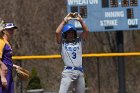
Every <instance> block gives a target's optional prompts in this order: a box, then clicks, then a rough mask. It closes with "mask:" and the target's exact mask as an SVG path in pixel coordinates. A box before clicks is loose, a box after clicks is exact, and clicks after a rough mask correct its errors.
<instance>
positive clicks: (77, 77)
mask: <svg viewBox="0 0 140 93" xmlns="http://www.w3.org/2000/svg"><path fill="white" fill-rule="evenodd" d="M72 16H75V14H74V13H69V14H68V15H67V16H66V17H65V18H64V20H63V21H62V22H61V23H60V25H59V26H58V28H57V29H56V40H57V43H58V44H61V57H62V59H63V61H64V64H65V66H64V70H63V72H62V79H61V85H60V90H59V93H68V89H69V87H70V85H71V83H74V85H75V88H76V93H85V80H84V74H83V67H82V41H83V40H84V39H86V38H87V34H88V32H89V30H88V28H87V26H86V24H85V23H84V22H83V20H82V17H81V16H80V15H79V14H78V15H77V16H76V17H75V18H74V19H76V20H77V21H79V22H80V24H81V26H82V28H83V32H82V33H81V34H80V36H79V37H78V36H77V30H76V28H75V26H74V25H72V24H67V22H68V21H69V20H71V19H73V18H72Z"/></svg>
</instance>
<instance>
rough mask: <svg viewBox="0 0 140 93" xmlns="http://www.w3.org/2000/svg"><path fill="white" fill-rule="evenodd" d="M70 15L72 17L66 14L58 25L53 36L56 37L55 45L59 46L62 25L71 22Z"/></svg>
mask: <svg viewBox="0 0 140 93" xmlns="http://www.w3.org/2000/svg"><path fill="white" fill-rule="evenodd" d="M71 15H72V13H68V14H67V16H66V17H65V18H64V20H63V21H62V22H61V23H60V25H59V26H58V27H57V29H56V34H55V36H56V41H57V43H58V44H60V43H61V38H62V37H61V34H62V33H61V31H62V28H63V27H64V25H65V24H66V23H67V22H68V21H69V20H71V19H72V17H71Z"/></svg>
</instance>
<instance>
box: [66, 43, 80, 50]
mask: <svg viewBox="0 0 140 93" xmlns="http://www.w3.org/2000/svg"><path fill="white" fill-rule="evenodd" d="M65 49H66V51H77V50H79V46H73V47H72V46H68V44H65Z"/></svg>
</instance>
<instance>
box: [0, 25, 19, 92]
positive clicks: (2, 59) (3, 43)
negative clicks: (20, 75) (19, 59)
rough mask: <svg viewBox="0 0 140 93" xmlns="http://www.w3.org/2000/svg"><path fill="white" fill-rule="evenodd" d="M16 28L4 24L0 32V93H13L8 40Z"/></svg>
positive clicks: (11, 65) (10, 54) (10, 51)
mask: <svg viewBox="0 0 140 93" xmlns="http://www.w3.org/2000/svg"><path fill="white" fill-rule="evenodd" d="M15 29H17V26H16V25H15V24H13V23H6V24H5V26H4V29H2V30H1V31H0V69H1V81H0V93H14V83H13V77H12V69H13V67H15V68H17V67H18V66H17V65H13V62H12V48H11V46H10V43H9V40H10V38H11V37H12V36H13V34H14V31H15Z"/></svg>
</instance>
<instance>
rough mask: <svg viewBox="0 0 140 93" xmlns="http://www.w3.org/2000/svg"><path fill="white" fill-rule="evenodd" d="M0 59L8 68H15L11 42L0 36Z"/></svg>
mask: <svg viewBox="0 0 140 93" xmlns="http://www.w3.org/2000/svg"><path fill="white" fill-rule="evenodd" d="M0 59H1V61H2V62H3V63H4V64H5V65H6V66H8V68H10V69H12V68H13V63H12V49H11V46H10V44H9V42H8V41H7V40H4V39H3V38H0Z"/></svg>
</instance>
